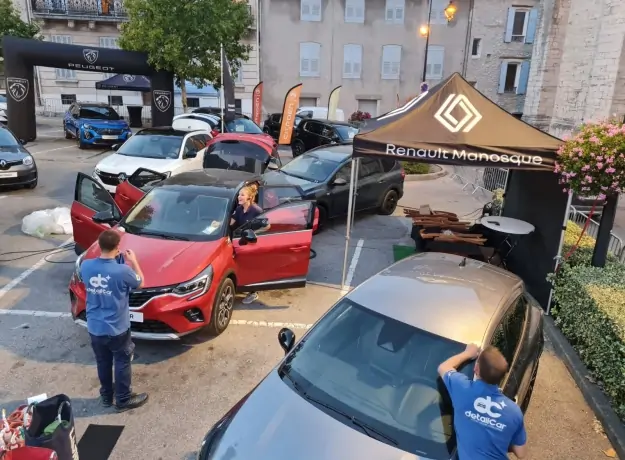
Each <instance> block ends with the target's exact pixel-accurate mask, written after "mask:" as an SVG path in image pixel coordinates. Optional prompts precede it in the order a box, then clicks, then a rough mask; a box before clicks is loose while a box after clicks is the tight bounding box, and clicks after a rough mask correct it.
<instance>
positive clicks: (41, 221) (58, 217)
mask: <svg viewBox="0 0 625 460" xmlns="http://www.w3.org/2000/svg"><path fill="white" fill-rule="evenodd" d="M22 232H24V233H26V234H27V235H31V236H35V237H37V238H45V237H46V236H48V235H72V234H73V230H72V219H71V218H70V212H69V208H54V209H43V210H41V211H35V212H33V213H31V214H28V215H27V216H26V217H24V219H22Z"/></svg>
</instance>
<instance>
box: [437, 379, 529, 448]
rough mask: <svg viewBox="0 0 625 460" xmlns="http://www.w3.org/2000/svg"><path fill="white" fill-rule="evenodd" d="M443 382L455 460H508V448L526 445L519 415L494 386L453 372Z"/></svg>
mask: <svg viewBox="0 0 625 460" xmlns="http://www.w3.org/2000/svg"><path fill="white" fill-rule="evenodd" d="M443 381H444V382H445V386H446V387H447V391H449V395H450V396H451V403H452V405H453V408H454V428H455V430H456V439H457V442H458V458H459V460H482V459H489V460H490V459H493V460H494V459H496V460H508V449H509V448H510V446H511V445H514V446H522V445H524V444H525V443H526V441H527V434H526V433H525V425H524V424H523V412H521V409H520V408H519V406H517V405H516V403H515V402H514V401H512V400H511V399H510V398H508V397H507V396H505V395H504V394H502V393H501V390H500V389H499V388H498V387H497V386H496V385H489V384H488V383H485V382H483V381H482V380H475V381H473V380H469V379H468V378H467V376H466V375H464V374H461V373H460V372H456V371H449V372H447V373H446V374H445V375H444V377H443Z"/></svg>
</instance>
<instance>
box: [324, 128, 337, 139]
mask: <svg viewBox="0 0 625 460" xmlns="http://www.w3.org/2000/svg"><path fill="white" fill-rule="evenodd" d="M321 135H322V136H323V137H328V138H330V139H332V138H334V137H336V136H338V133H337V132H336V131H335V130H334V128H332V127H331V126H328V125H321Z"/></svg>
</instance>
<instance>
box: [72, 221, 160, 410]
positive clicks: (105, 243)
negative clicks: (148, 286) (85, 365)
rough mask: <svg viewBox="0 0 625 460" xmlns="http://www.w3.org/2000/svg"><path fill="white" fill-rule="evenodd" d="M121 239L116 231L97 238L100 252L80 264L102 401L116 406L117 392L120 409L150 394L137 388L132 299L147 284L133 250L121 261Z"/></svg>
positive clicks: (146, 397) (129, 407)
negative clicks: (133, 365)
mask: <svg viewBox="0 0 625 460" xmlns="http://www.w3.org/2000/svg"><path fill="white" fill-rule="evenodd" d="M120 240H121V237H120V235H119V233H118V232H117V231H115V230H105V231H104V232H102V233H101V234H100V236H99V238H98V245H99V246H100V250H101V255H100V257H98V258H96V259H89V260H85V261H84V262H83V263H82V264H81V266H80V277H81V279H82V280H83V282H84V284H85V288H86V291H87V330H88V331H89V335H90V336H91V346H92V348H93V351H94V353H95V357H96V362H97V366H98V377H99V379H100V385H101V388H100V401H101V403H102V405H103V406H104V407H111V406H112V405H113V395H115V408H116V409H117V410H118V411H120V412H121V411H125V410H129V409H134V408H136V407H139V406H142V405H143V404H145V403H146V402H147V400H148V395H147V393H141V394H135V393H132V391H131V380H132V377H131V374H132V372H131V368H130V362H131V361H132V357H133V353H134V348H135V346H134V344H133V343H132V339H131V336H130V310H129V308H128V299H129V297H130V291H131V290H132V289H137V288H140V287H142V286H143V273H142V271H141V268H140V267H139V264H138V263H137V259H136V257H135V255H134V253H133V252H132V251H130V250H128V251H126V252H125V254H124V255H125V259H126V262H127V263H128V265H126V264H125V263H124V262H123V261H122V257H121V252H120V250H119V242H120ZM118 258H119V259H120V260H119V261H118V260H117V259H118ZM113 364H115V387H114V388H113Z"/></svg>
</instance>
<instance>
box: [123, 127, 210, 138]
mask: <svg viewBox="0 0 625 460" xmlns="http://www.w3.org/2000/svg"><path fill="white" fill-rule="evenodd" d="M205 131H207V130H205V129H196V130H191V131H185V130H182V129H174V128H172V127H171V126H157V127H154V128H143V129H142V130H141V131H137V132H136V133H135V134H134V136H145V135H149V134H155V135H160V136H176V137H184V136H186V135H187V134H189V133H194V132H205Z"/></svg>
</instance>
